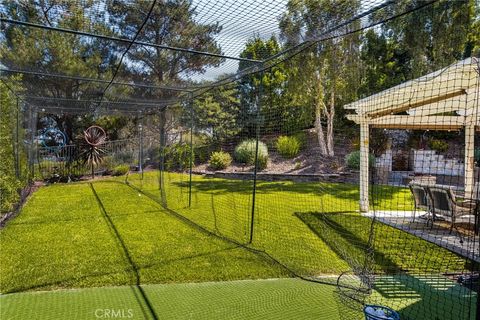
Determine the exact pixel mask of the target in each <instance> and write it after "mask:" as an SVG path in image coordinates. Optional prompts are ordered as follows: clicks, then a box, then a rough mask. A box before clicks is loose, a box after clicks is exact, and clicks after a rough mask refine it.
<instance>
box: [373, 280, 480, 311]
mask: <svg viewBox="0 0 480 320" xmlns="http://www.w3.org/2000/svg"><path fill="white" fill-rule="evenodd" d="M374 290H375V291H377V292H378V293H380V294H381V295H382V296H383V297H384V298H386V299H388V300H385V299H384V298H380V299H375V298H374V299H373V300H374V301H373V303H377V304H387V305H389V306H390V307H391V308H393V309H395V310H397V311H399V312H400V315H401V317H402V319H407V320H408V319H432V320H436V319H449V320H457V319H465V320H467V319H468V320H473V319H476V316H475V313H476V312H475V309H476V299H477V296H476V293H475V292H473V291H471V290H470V289H468V288H466V287H463V286H461V285H459V284H457V283H454V282H453V281H452V280H450V279H448V278H446V277H445V276H443V275H440V274H423V275H420V274H407V273H398V274H394V275H389V276H379V277H377V279H376V281H375V285H374Z"/></svg>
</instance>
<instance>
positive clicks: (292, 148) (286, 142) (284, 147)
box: [275, 136, 300, 158]
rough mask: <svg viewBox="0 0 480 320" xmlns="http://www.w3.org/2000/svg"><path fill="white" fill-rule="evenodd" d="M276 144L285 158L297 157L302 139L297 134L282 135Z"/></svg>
mask: <svg viewBox="0 0 480 320" xmlns="http://www.w3.org/2000/svg"><path fill="white" fill-rule="evenodd" d="M275 146H276V148H277V151H278V153H280V154H281V155H282V157H284V158H295V157H296V156H297V155H298V153H299V152H300V141H299V140H298V138H297V137H295V136H291V137H287V136H280V137H278V139H277V143H276V144H275Z"/></svg>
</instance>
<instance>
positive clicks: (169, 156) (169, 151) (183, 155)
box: [165, 143, 194, 170]
mask: <svg viewBox="0 0 480 320" xmlns="http://www.w3.org/2000/svg"><path fill="white" fill-rule="evenodd" d="M192 156H194V154H193V152H192V149H191V148H190V145H189V144H186V143H174V144H172V145H170V146H167V147H165V169H167V170H186V169H187V168H190V157H192Z"/></svg>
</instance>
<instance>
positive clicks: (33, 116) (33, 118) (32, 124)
mask: <svg viewBox="0 0 480 320" xmlns="http://www.w3.org/2000/svg"><path fill="white" fill-rule="evenodd" d="M28 126H29V128H28V129H29V133H30V137H29V138H30V143H29V150H28V166H29V171H30V180H31V181H33V179H34V178H35V165H34V163H35V131H36V127H37V110H36V109H35V107H30V108H29V123H28Z"/></svg>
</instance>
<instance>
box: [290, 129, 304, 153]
mask: <svg viewBox="0 0 480 320" xmlns="http://www.w3.org/2000/svg"><path fill="white" fill-rule="evenodd" d="M293 137H295V138H296V139H297V140H298V142H299V143H300V150H302V149H303V148H305V146H306V145H307V134H306V133H305V132H303V131H300V132H297V133H295V134H294V135H293Z"/></svg>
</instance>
